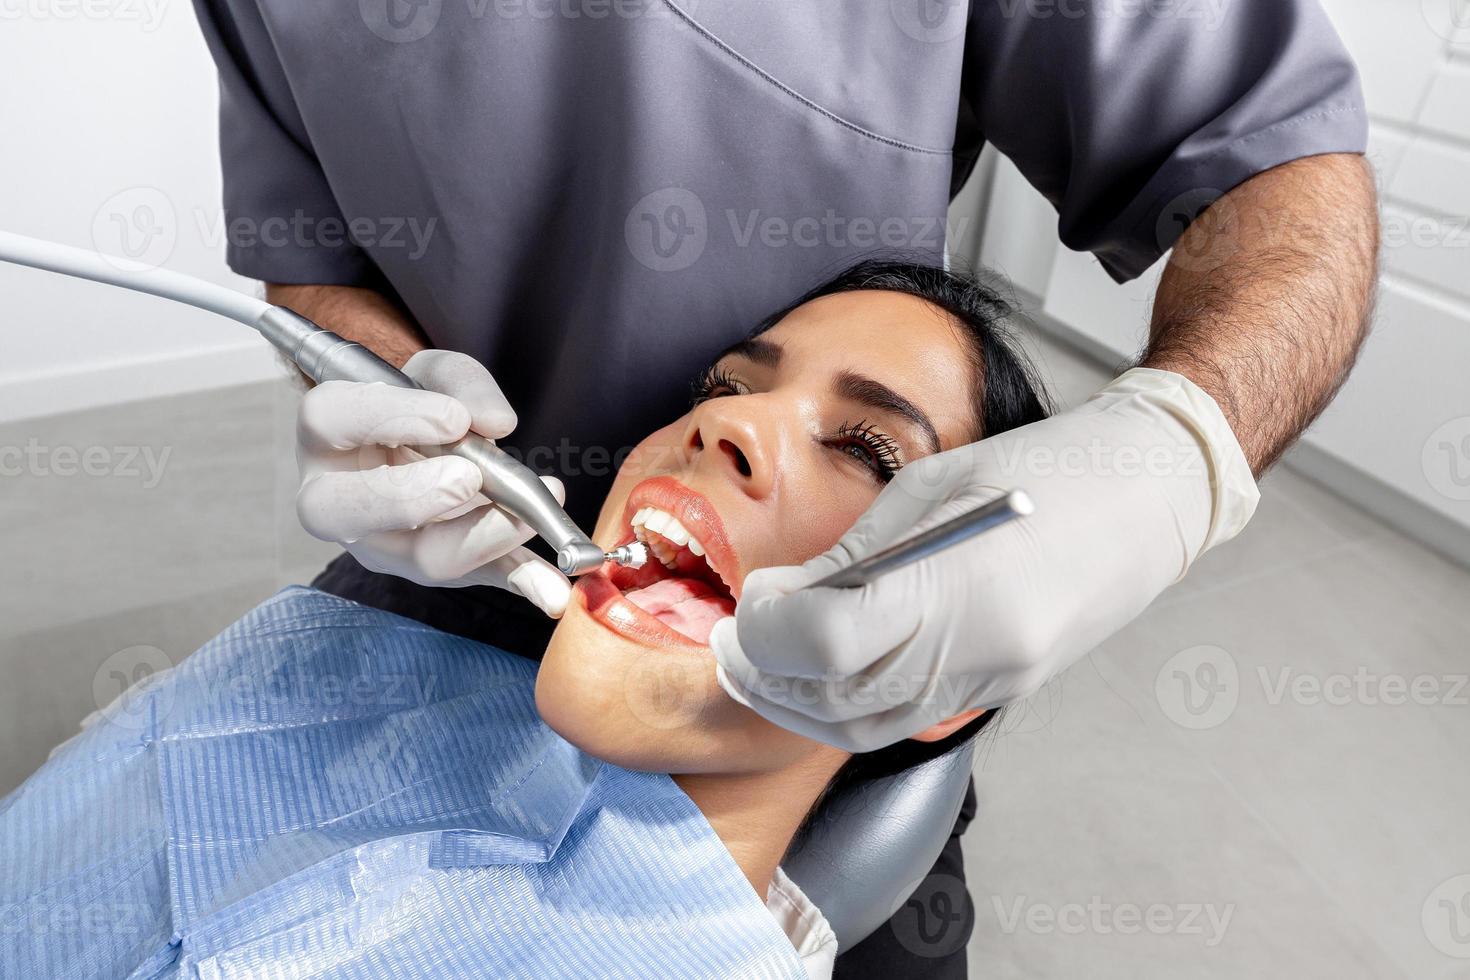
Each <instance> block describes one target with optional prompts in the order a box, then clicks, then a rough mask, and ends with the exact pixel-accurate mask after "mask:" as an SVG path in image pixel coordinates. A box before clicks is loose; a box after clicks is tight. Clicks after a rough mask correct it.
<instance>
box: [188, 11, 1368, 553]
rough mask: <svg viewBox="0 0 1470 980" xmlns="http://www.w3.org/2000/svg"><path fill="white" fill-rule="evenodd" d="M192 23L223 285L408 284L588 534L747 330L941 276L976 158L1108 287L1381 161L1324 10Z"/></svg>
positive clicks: (252, 16)
mask: <svg viewBox="0 0 1470 980" xmlns="http://www.w3.org/2000/svg"><path fill="white" fill-rule="evenodd" d="M195 6H196V8H197V11H198V14H199V19H200V21H201V24H202V26H203V29H204V33H205V35H206V37H207V39H208V42H209V46H210V49H211V51H212V52H213V55H214V57H215V60H216V62H217V63H218V66H219V74H220V89H221V134H220V136H221V150H222V159H223V167H224V186H225V209H226V212H227V218H228V221H229V223H228V225H227V228H228V231H229V262H230V265H231V266H232V267H233V268H234V269H235V270H236V271H237V272H239V273H241V274H243V275H246V276H251V277H254V278H258V279H263V280H267V281H270V282H276V283H329V284H343V285H355V286H370V287H373V288H376V289H380V290H382V291H384V292H387V293H388V294H390V295H393V296H396V297H397V299H398V300H400V301H401V302H402V304H403V305H404V306H405V307H406V308H407V310H408V311H409V312H410V313H411V314H412V315H413V317H414V318H415V319H416V320H417V322H418V323H419V324H420V325H421V326H422V328H423V330H424V332H425V333H426V334H427V335H428V337H429V338H430V340H431V341H432V342H433V343H434V344H435V345H436V346H439V347H443V348H450V349H454V350H459V351H464V352H466V353H469V354H472V355H474V356H475V357H477V358H479V359H480V360H481V361H482V362H484V363H485V364H486V365H487V366H488V367H489V369H490V370H491V372H492V373H493V374H494V375H495V377H496V379H497V380H498V381H499V382H500V385H501V387H502V388H503V389H504V390H505V393H506V395H507V396H508V397H509V398H510V400H511V402H512V404H513V405H514V406H515V408H516V410H517V412H518V414H519V417H520V425H519V428H518V429H517V430H516V432H515V433H514V434H513V436H512V437H511V438H509V439H507V440H505V444H506V445H507V446H508V447H509V448H512V449H514V450H517V451H519V452H520V453H521V454H522V456H523V458H525V459H526V460H527V461H528V462H530V463H531V464H532V465H533V466H535V467H536V468H538V469H541V470H544V471H554V472H557V473H558V474H560V475H561V476H562V477H563V479H565V481H566V482H567V485H568V510H569V511H570V512H571V513H572V514H573V516H574V517H576V518H577V519H578V520H579V521H581V522H582V523H583V524H584V525H590V524H591V523H592V520H593V518H594V517H595V514H596V511H597V507H598V506H599V504H600V502H601V499H602V497H603V492H604V490H605V488H606V486H607V484H608V482H609V481H610V479H611V475H612V472H613V470H614V467H615V463H616V461H617V459H618V458H620V457H619V455H618V454H619V453H620V451H623V450H625V449H626V447H628V446H630V445H632V444H633V443H635V442H636V441H637V440H638V439H640V438H641V437H642V436H643V435H644V434H646V433H648V432H650V431H652V430H653V429H655V428H657V427H659V426H661V425H663V424H666V423H667V422H669V421H670V420H672V419H673V418H675V417H677V416H678V415H679V414H681V413H682V411H683V410H684V409H685V407H686V405H687V392H688V382H689V381H690V379H691V378H692V377H693V376H694V375H695V374H696V373H697V372H698V371H699V370H700V369H701V368H703V367H704V366H706V364H707V363H708V362H709V360H710V359H711V357H712V355H713V354H715V353H716V352H717V351H719V350H720V349H721V348H722V347H724V346H725V345H727V344H729V343H730V342H732V341H734V340H735V339H737V338H739V337H741V336H743V335H744V334H745V333H746V332H747V331H748V330H749V329H750V328H751V326H752V325H754V324H755V323H756V322H757V321H758V320H759V319H760V318H761V317H762V316H763V315H765V314H767V313H769V312H770V311H772V310H774V309H776V308H778V307H780V306H782V305H783V304H785V303H787V302H789V301H790V300H791V299H793V298H794V297H795V296H797V295H798V294H799V293H801V292H803V291H804V290H806V289H807V288H808V287H810V286H812V285H815V284H816V283H817V282H818V281H820V280H821V279H823V278H825V277H826V276H828V275H830V274H831V273H833V272H835V271H837V270H838V269H840V268H841V267H842V266H844V265H846V264H848V263H850V262H851V261H855V260H856V259H858V258H860V257H865V256H869V255H872V254H874V253H888V254H896V253H903V254H905V255H908V256H913V255H915V254H918V255H921V256H928V257H930V258H932V259H934V260H936V261H937V260H938V259H939V257H940V256H941V254H942V252H943V249H944V236H945V229H944V217H945V211H946V206H947V205H948V203H949V199H950V197H951V195H952V193H953V192H954V191H955V190H957V189H958V187H959V185H960V184H961V183H962V182H963V180H964V178H965V177H966V176H967V175H968V173H969V171H970V169H971V167H972V166H973V164H974V161H975V158H976V156H977V154H978V153H979V150H980V147H981V145H982V144H983V143H984V142H985V141H989V142H991V143H993V144H995V146H996V147H997V148H998V149H999V150H1000V151H1001V152H1002V153H1004V154H1005V155H1006V156H1008V157H1009V158H1010V159H1011V160H1013V161H1014V162H1015V163H1016V165H1017V166H1018V167H1019V169H1020V170H1021V172H1022V173H1023V174H1024V175H1025V176H1026V178H1027V179H1028V180H1029V181H1030V182H1031V183H1032V184H1033V185H1035V186H1036V187H1037V188H1038V189H1039V190H1040V191H1041V192H1042V193H1043V194H1044V195H1045V196H1046V197H1047V199H1048V200H1050V201H1051V202H1052V204H1053V205H1055V207H1056V209H1057V212H1058V215H1059V222H1058V231H1059V234H1060V237H1061V240H1062V241H1063V242H1064V243H1065V244H1066V245H1068V246H1069V247H1071V248H1074V249H1079V250H1087V251H1090V252H1092V253H1094V254H1095V255H1096V256H1097V258H1098V259H1099V261H1100V262H1101V263H1102V264H1103V265H1104V267H1105V268H1106V269H1107V270H1108V271H1109V273H1111V274H1112V275H1113V276H1114V278H1116V279H1119V280H1124V279H1128V278H1131V277H1133V276H1137V275H1138V274H1139V273H1141V272H1142V271H1143V270H1144V269H1145V268H1147V267H1148V266H1149V265H1150V264H1152V263H1153V262H1154V261H1155V260H1156V259H1157V258H1159V256H1160V255H1161V254H1162V253H1163V252H1164V251H1165V250H1167V249H1168V247H1169V246H1170V245H1171V244H1172V243H1173V241H1174V239H1175V238H1176V237H1177V236H1178V235H1179V234H1180V232H1182V230H1183V229H1184V227H1185V226H1186V224H1187V221H1188V219H1189V217H1190V216H1191V215H1192V214H1193V213H1195V212H1197V211H1198V210H1199V209H1200V207H1201V206H1202V204H1203V203H1204V201H1205V200H1207V199H1208V198H1209V197H1210V196H1211V195H1212V194H1217V193H1219V192H1222V191H1224V190H1228V189H1229V188H1231V187H1233V186H1235V185H1236V184H1238V183H1240V182H1241V181H1243V180H1245V179H1246V178H1248V177H1250V176H1251V175H1253V174H1256V173H1258V172H1260V171H1262V170H1264V169H1267V168H1269V167H1272V166H1275V165H1277V164H1280V163H1283V162H1286V161H1289V160H1292V159H1295V158H1299V157H1302V156H1307V155H1311V154H1317V153H1327V152H1339V151H1348V152H1361V151H1362V150H1363V149H1364V145H1365V141H1366V118H1365V114H1364V109H1363V103H1362V97H1361V93H1360V90H1359V85H1358V79H1357V75H1356V72H1355V69H1354V67H1353V64H1352V62H1351V60H1350V59H1349V57H1348V55H1347V54H1346V52H1345V51H1344V49H1343V47H1342V44H1341V42H1340V41H1339V39H1338V37H1337V35H1336V34H1335V32H1334V30H1333V28H1332V26H1331V24H1330V23H1329V22H1328V20H1327V17H1326V15H1325V14H1324V12H1323V11H1322V9H1321V8H1320V7H1319V6H1318V4H1317V3H1316V2H1315V0H1108V2H1105V3H1104V2H1087V0H972V2H971V3H969V4H966V3H964V2H957V0H861V2H859V0H357V2H352V0H330V2H328V0H195ZM970 233H971V234H973V233H974V232H973V229H972V230H971V232H970ZM968 244H969V245H973V242H970V243H968Z"/></svg>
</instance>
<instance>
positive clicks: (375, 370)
mask: <svg viewBox="0 0 1470 980" xmlns="http://www.w3.org/2000/svg"><path fill="white" fill-rule="evenodd" d="M0 261H5V262H12V263H14V264H16V265H24V266H29V267H31V268H34V269H44V270H46V271H48V272H58V273H61V274H62V275H68V276H75V277H77V278H80V279H90V280H92V281H94V282H101V283H107V284H108V285H112V286H121V287H122V288H124V289H131V290H134V291H136V292H140V293H149V294H151V295H154V296H161V297H163V298H164V299H171V300H174V301H176V302H179V303H185V304H188V305H190V306H195V307H198V308H199V309H202V310H208V311H210V312H212V313H218V314H220V315H221V316H226V317H229V318H230V319H232V320H236V321H238V322H240V323H243V324H245V325H246V326H247V327H251V328H253V329H254V330H255V331H256V332H257V333H259V334H260V335H261V336H262V337H264V338H265V339H266V340H268V341H270V343H271V344H272V345H273V346H274V347H275V348H276V349H277V350H279V351H280V352H281V353H283V354H285V355H286V356H287V357H289V358H290V359H291V360H292V361H294V362H295V363H296V365H297V366H298V367H300V368H301V370H302V371H303V372H304V373H305V374H306V375H307V377H309V378H311V379H312V380H313V381H380V382H382V383H383V384H390V385H395V386H397V387H399V388H418V387H420V386H419V385H418V383H417V382H415V381H414V380H413V379H412V378H410V377H408V375H406V374H404V373H402V372H401V371H399V370H397V369H396V368H394V367H393V366H392V365H391V364H389V363H388V362H386V361H384V360H383V359H381V358H380V357H378V356H377V355H376V354H374V353H373V352H372V351H370V350H368V349H367V348H366V347H363V346H362V345H361V344H355V343H353V342H352V341H349V340H345V339H343V338H342V337H339V336H337V335H336V334H335V333H332V332H331V331H330V330H324V329H322V328H321V327H319V326H317V325H316V324H315V323H312V322H311V321H310V320H308V319H306V318H305V317H303V316H300V315H298V314H296V313H293V312H292V311H290V310H288V309H285V308H284V307H279V306H272V305H271V304H269V303H267V302H265V301H264V300H260V299H256V298H254V297H252V296H246V295H245V294H243V293H238V292H236V291H235V290H232V289H228V288H226V287H224V286H218V285H215V284H214V283H210V282H205V281H204V280H202V279H196V278H194V277H193V276H186V275H182V274H180V273H177V272H170V271H168V270H167V269H153V268H147V267H144V266H142V265H140V264H139V263H135V262H129V261H128V260H126V259H121V258H112V257H109V256H104V255H101V254H99V253H97V252H90V251H87V250H86V249H81V248H72V247H71V246H68V245H57V244H55V243H52V242H45V241H40V240H38V239H34V238H26V237H25V236H22V235H14V234H11V233H9V232H4V231H0ZM414 448H415V449H416V450H418V451H419V452H421V453H423V454H425V455H427V456H441V455H444V454H446V453H453V454H454V455H456V456H460V457H462V458H464V459H467V460H469V461H470V462H471V463H474V464H475V466H477V467H478V468H479V470H480V475H481V477H482V478H483V481H484V482H483V484H482V492H483V493H484V494H485V496H486V497H488V498H490V500H491V501H492V502H493V503H494V504H495V506H496V507H497V508H499V509H500V510H502V511H504V512H505V513H506V514H508V515H510V516H511V517H513V518H515V519H517V520H519V521H522V522H524V523H525V524H526V525H528V526H529V527H531V528H532V529H533V530H534V531H535V532H536V533H537V534H538V535H540V536H541V537H542V538H544V539H545V540H546V541H547V543H549V544H550V545H551V546H552V547H553V548H555V549H556V564H557V567H558V568H560V569H561V570H562V572H563V573H564V574H566V575H581V574H584V573H586V572H590V571H592V570H593V569H595V568H598V567H599V566H601V565H602V563H603V562H604V561H612V562H615V563H617V564H619V565H628V566H631V567H633V568H638V567H640V566H641V565H642V564H643V563H644V562H645V561H646V560H647V559H648V552H647V549H646V548H645V546H643V545H642V544H640V543H638V542H634V543H633V544H630V545H624V546H623V547H621V548H618V549H617V550H615V551H610V552H604V551H603V550H602V549H601V548H599V547H598V546H597V545H595V544H593V543H592V540H591V539H590V538H588V537H587V535H586V534H583V533H582V530H581V528H579V527H577V525H576V523H575V522H574V521H573V520H572V519H571V518H570V517H569V516H567V513H566V511H564V510H562V508H561V505H560V504H558V503H557V502H556V498H555V497H554V496H552V494H551V491H550V490H548V489H547V488H546V484H544V483H542V482H541V480H540V479H539V478H538V477H537V476H536V474H535V473H534V472H533V471H532V470H531V469H530V468H529V467H527V466H525V465H524V464H523V463H521V462H520V461H519V460H517V459H516V458H515V457H513V456H511V455H510V454H509V453H507V452H505V450H503V449H500V448H499V447H497V446H496V445H495V444H494V443H492V442H490V441H489V440H488V439H484V438H482V437H480V436H478V435H475V434H474V433H471V434H470V435H468V436H466V437H465V438H464V439H461V440H460V441H459V442H456V443H454V444H453V445H451V446H415V447H414Z"/></svg>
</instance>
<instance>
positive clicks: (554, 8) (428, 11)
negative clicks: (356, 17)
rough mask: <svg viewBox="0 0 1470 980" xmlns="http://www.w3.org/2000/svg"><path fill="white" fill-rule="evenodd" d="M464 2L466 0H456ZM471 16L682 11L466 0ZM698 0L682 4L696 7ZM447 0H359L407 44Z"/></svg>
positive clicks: (619, 3) (627, 2)
mask: <svg viewBox="0 0 1470 980" xmlns="http://www.w3.org/2000/svg"><path fill="white" fill-rule="evenodd" d="M453 2H460V0H453ZM462 2H463V3H464V8H465V14H466V16H467V17H468V19H469V20H470V21H481V20H488V19H492V18H493V19H495V20H553V19H561V20H609V19H614V20H634V19H638V18H649V17H673V16H678V11H676V10H675V9H674V8H673V6H672V5H671V4H667V3H664V2H662V0H462ZM694 6H695V4H694V0H684V2H683V3H682V4H681V7H682V8H683V9H684V11H685V12H686V13H689V14H692V13H694ZM444 8H445V0H358V3H357V9H358V13H359V14H360V15H361V16H362V22H363V23H364V24H365V25H367V28H368V30H370V31H372V32H373V33H374V34H376V35H377V36H378V37H380V38H382V39H383V40H384V41H389V42H392V43H394V44H407V43H409V42H412V41H418V40H422V39H423V38H425V37H428V36H429V35H430V34H431V33H433V31H434V29H435V28H437V27H438V26H439V21H440V18H441V16H442V15H443V13H444Z"/></svg>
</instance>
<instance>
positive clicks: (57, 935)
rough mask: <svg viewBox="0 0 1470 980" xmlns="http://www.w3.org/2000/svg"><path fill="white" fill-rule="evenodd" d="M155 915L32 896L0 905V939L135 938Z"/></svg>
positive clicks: (142, 908)
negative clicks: (16, 937)
mask: <svg viewBox="0 0 1470 980" xmlns="http://www.w3.org/2000/svg"><path fill="white" fill-rule="evenodd" d="M155 915H156V913H155V911H154V910H153V909H152V908H150V907H148V906H146V905H140V904H135V903H131V902H83V903H80V904H78V903H75V902H51V901H45V900H44V899H42V898H39V897H35V896H33V897H32V898H30V899H28V900H26V901H24V902H11V903H6V904H0V936H21V935H31V936H49V937H52V938H54V939H56V940H57V941H64V940H66V939H68V938H70V939H76V938H78V937H82V936H89V937H100V936H137V935H139V934H140V933H142V931H143V928H144V924H145V923H148V922H150V921H152V920H153V919H154V917H155Z"/></svg>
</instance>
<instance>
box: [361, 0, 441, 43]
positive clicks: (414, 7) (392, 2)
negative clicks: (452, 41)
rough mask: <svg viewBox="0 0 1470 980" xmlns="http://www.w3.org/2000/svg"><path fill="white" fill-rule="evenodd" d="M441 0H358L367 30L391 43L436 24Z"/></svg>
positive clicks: (425, 33) (408, 38) (426, 32)
mask: <svg viewBox="0 0 1470 980" xmlns="http://www.w3.org/2000/svg"><path fill="white" fill-rule="evenodd" d="M443 8H444V0H357V9H358V12H359V13H360V14H361V15H362V22H363V23H364V24H366V25H367V28H368V30H370V31H372V32H373V33H374V34H376V35H377V36H378V37H380V38H382V39H383V40H385V41H390V42H392V43H393V44H407V43H409V42H410V41H417V40H420V39H421V38H424V37H427V36H428V35H429V33H430V32H431V31H433V30H434V28H435V27H437V26H439V14H440V13H441V12H442V11H443Z"/></svg>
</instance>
